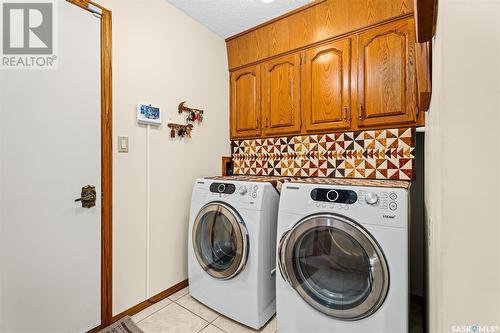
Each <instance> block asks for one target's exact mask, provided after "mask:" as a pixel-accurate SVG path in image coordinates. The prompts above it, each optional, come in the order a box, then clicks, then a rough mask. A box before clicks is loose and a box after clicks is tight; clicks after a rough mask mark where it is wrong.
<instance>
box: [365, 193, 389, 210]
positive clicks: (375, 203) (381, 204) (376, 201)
mask: <svg viewBox="0 0 500 333" xmlns="http://www.w3.org/2000/svg"><path fill="white" fill-rule="evenodd" d="M358 196H359V198H360V200H359V201H358V203H359V204H360V205H363V204H365V205H368V206H372V207H374V208H379V209H384V210H392V211H395V210H396V209H398V203H397V199H398V195H397V194H396V193H395V192H386V191H382V192H370V191H359V192H358Z"/></svg>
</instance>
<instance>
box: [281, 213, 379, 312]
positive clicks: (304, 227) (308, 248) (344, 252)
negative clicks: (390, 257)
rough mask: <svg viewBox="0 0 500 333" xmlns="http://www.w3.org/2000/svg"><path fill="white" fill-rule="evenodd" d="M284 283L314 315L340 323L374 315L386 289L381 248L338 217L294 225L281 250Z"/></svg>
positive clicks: (319, 217) (309, 219) (353, 224)
mask: <svg viewBox="0 0 500 333" xmlns="http://www.w3.org/2000/svg"><path fill="white" fill-rule="evenodd" d="M279 264H280V269H281V272H282V275H283V277H284V278H285V279H286V280H287V281H288V282H289V283H290V285H291V286H292V287H293V288H294V289H295V290H296V291H297V292H298V293H299V294H300V296H301V297H302V298H303V299H304V300H305V301H306V302H307V303H309V304H310V305H311V306H313V307H314V308H316V309H317V310H319V311H321V312H323V313H325V314H327V315H329V316H332V317H335V318H338V319H342V320H358V319H361V318H364V317H366V316H369V315H370V314H372V313H374V312H375V311H376V310H377V309H378V308H379V307H380V306H381V305H382V303H383V301H384V299H385V296H386V294H387V291H388V287H389V271H388V267H387V263H386V260H385V258H384V255H383V253H382V250H381V249H380V247H379V245H378V244H377V243H376V241H375V240H374V239H373V237H372V236H371V235H370V234H369V233H368V232H367V231H366V230H365V229H363V228H362V227H361V226H360V225H359V224H357V223H356V222H354V221H351V220H349V219H347V218H345V217H341V216H337V215H333V214H332V215H313V216H310V217H307V218H305V219H304V220H302V221H300V222H299V223H297V224H296V225H295V226H294V228H293V229H291V230H290V231H289V232H288V233H286V234H285V235H284V237H283V238H282V239H281V242H280V245H279Z"/></svg>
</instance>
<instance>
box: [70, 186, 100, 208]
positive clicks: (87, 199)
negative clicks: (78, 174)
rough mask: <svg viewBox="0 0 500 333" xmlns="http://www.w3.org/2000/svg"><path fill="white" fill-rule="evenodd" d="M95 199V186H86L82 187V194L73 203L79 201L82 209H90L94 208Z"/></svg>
mask: <svg viewBox="0 0 500 333" xmlns="http://www.w3.org/2000/svg"><path fill="white" fill-rule="evenodd" d="M96 198H97V194H96V191H95V186H91V185H87V186H84V187H82V194H81V196H80V198H78V199H75V202H78V201H81V202H82V207H83V208H90V207H94V206H95V201H96Z"/></svg>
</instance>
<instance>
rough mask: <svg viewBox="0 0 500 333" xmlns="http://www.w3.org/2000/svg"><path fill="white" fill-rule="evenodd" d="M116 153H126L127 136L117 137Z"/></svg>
mask: <svg viewBox="0 0 500 333" xmlns="http://www.w3.org/2000/svg"><path fill="white" fill-rule="evenodd" d="M118 152H119V153H128V136H119V137H118Z"/></svg>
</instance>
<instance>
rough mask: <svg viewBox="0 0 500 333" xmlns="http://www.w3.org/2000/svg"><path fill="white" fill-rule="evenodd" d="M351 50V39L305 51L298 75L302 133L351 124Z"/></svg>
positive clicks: (332, 129) (330, 129) (324, 130)
mask: <svg viewBox="0 0 500 333" xmlns="http://www.w3.org/2000/svg"><path fill="white" fill-rule="evenodd" d="M350 51H351V38H344V39H341V40H337V41H334V42H330V43H328V44H325V45H321V46H318V47H314V48H311V49H308V50H306V51H304V57H303V63H302V77H301V79H302V88H301V93H302V95H301V96H302V98H301V100H302V119H303V121H304V124H303V131H304V132H307V133H311V132H327V131H334V130H338V129H348V128H349V127H350V125H351V115H350V104H351V102H350V101H351V98H350V82H351V80H350V79H351V77H350V75H351V52H350Z"/></svg>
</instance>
